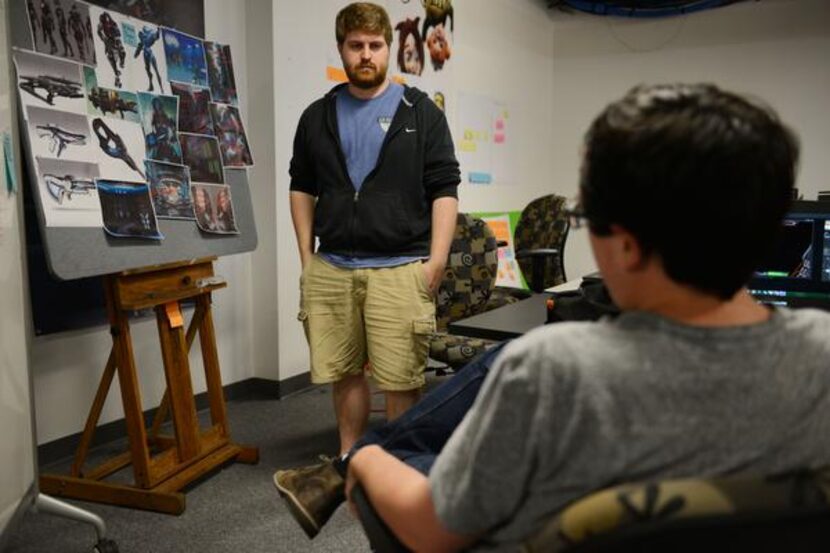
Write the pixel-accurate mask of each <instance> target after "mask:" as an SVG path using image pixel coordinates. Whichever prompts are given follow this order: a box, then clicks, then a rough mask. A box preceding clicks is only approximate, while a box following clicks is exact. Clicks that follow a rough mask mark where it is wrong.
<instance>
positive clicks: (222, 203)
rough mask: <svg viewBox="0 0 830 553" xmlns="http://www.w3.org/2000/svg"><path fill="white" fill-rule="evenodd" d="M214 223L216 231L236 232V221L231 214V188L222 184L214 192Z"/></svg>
mask: <svg viewBox="0 0 830 553" xmlns="http://www.w3.org/2000/svg"><path fill="white" fill-rule="evenodd" d="M214 214H215V216H216V217H215V223H216V230H217V231H218V232H236V230H237V229H236V221H235V220H234V216H233V204H232V203H231V189H230V187H228V186H223V187H221V188H220V189H219V191H218V192H216V210H215V211H214Z"/></svg>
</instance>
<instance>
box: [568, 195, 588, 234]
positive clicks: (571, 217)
mask: <svg viewBox="0 0 830 553" xmlns="http://www.w3.org/2000/svg"><path fill="white" fill-rule="evenodd" d="M562 212H563V213H564V214H565V216H566V217H567V218H568V225H570V227H571V229H572V230H573V229H581V228H583V227H587V226H588V218H587V217H585V209H584V208H583V207H582V204H580V203H579V201H577V200H569V201H568V202H567V203H566V204H565V208H564V209H563V210H562Z"/></svg>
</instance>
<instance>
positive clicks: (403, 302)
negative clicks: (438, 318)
mask: <svg viewBox="0 0 830 553" xmlns="http://www.w3.org/2000/svg"><path fill="white" fill-rule="evenodd" d="M300 291H301V295H300V313H299V315H298V316H297V318H298V319H299V320H300V321H302V323H303V326H304V328H305V333H306V338H307V339H308V345H309V349H310V350H311V381H312V382H313V383H315V384H325V383H328V382H336V381H338V380H341V379H342V378H343V377H345V376H346V375H352V374H361V373H362V372H363V370H364V367H365V365H366V361H368V360H371V362H372V376H373V377H374V379H375V381H376V382H377V384H378V387H379V388H380V389H381V390H386V391H406V390H414V389H417V388H420V387H421V386H423V385H424V368H425V367H426V362H427V355H428V354H429V342H430V339H431V337H432V335H433V334H434V333H435V302H434V300H433V297H432V293H431V292H430V290H429V288H428V286H427V283H426V277H425V275H424V270H423V268H422V266H421V262H415V263H409V264H406V265H400V266H397V267H386V268H379V269H343V268H340V267H335V266H334V265H332V264H330V263H327V262H326V261H324V260H322V259H321V258H320V257H319V256H317V255H315V256H314V257H313V258H312V260H311V261H310V262H309V264H308V266H307V267H306V268H305V270H304V271H303V274H302V277H300Z"/></svg>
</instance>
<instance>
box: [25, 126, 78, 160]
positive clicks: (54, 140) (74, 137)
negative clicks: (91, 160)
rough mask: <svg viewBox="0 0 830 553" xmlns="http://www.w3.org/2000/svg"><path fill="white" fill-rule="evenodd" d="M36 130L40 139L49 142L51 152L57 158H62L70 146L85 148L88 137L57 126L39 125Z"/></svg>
mask: <svg viewBox="0 0 830 553" xmlns="http://www.w3.org/2000/svg"><path fill="white" fill-rule="evenodd" d="M36 128H37V135H38V136H39V137H40V138H46V139H48V140H49V151H50V152H52V153H53V154H55V157H61V154H62V153H63V151H64V150H65V149H66V147H67V146H69V145H72V146H83V145H84V144H86V136H84V135H82V134H78V133H74V132H69V131H68V130H66V129H62V128H60V127H58V126H57V125H38V126H37V127H36ZM55 150H57V152H56V151H55Z"/></svg>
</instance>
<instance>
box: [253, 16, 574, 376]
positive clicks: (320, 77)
mask: <svg viewBox="0 0 830 553" xmlns="http://www.w3.org/2000/svg"><path fill="white" fill-rule="evenodd" d="M346 3H347V2H346V1H345V0H344V1H337V0H318V1H316V2H312V3H296V2H279V3H275V4H274V12H273V18H274V34H275V39H274V65H275V67H276V74H277V76H276V101H277V107H276V144H275V158H276V189H277V191H278V192H277V228H276V232H277V248H276V250H277V259H278V261H277V264H278V266H279V268H280V279H279V282H278V298H279V306H280V309H279V332H278V334H279V344H280V347H279V367H280V368H279V371H280V372H279V375H280V378H281V379H284V378H288V377H290V376H293V375H296V374H299V373H301V372H304V371H307V370H308V348H307V347H306V345H305V338H304V336H303V333H302V328H301V326H300V324H299V323H298V322H297V319H296V315H297V306H298V304H299V290H298V283H299V275H300V267H299V259H298V254H297V248H296V245H295V241H294V234H293V229H292V226H291V216H290V213H289V207H288V184H289V179H288V165H289V161H290V158H291V143H292V139H293V135H294V130H295V128H296V125H297V121H298V120H299V117H300V114H301V113H302V111H303V109H305V107H306V106H308V104H310V103H311V102H312V101H314V100H315V99H317V98H319V97H320V96H322V95H323V93H325V92H326V91H327V90H328V89H329V88H330V87H331V86H332V84H333V83H328V82H326V81H325V79H324V69H325V64H326V61H327V54H328V53H329V52H330V51H331V49H332V48H334V44H335V39H334V18H335V15H336V14H337V10H338V9H339V8H340V7H342V6H344V5H345V4H346ZM453 7H454V9H455V15H456V16H457V18H458V19H457V21H455V30H454V51H453V57H452V58H451V60H450V62H448V65H447V68H450V67H451V70H452V71H454V72H455V73H454V75H453V77H452V80H453V81H454V83H455V86H456V88H457V90H458V91H464V92H476V93H478V94H480V95H484V96H488V97H491V98H493V99H496V100H499V101H502V102H504V103H506V104H507V106H508V109H509V110H510V137H509V140H515V141H516V142H517V145H516V150H517V152H518V157H517V158H516V159H515V160H514V168H515V169H514V170H515V172H514V175H515V176H514V180H513V181H512V182H505V183H501V185H500V186H490V187H473V186H471V185H463V186H462V187H461V188H460V191H459V197H460V208H461V209H462V210H464V211H481V210H517V209H521V208H522V207H524V205H525V204H527V203H528V202H529V201H530V200H532V199H533V198H535V197H538V196H541V195H543V194H547V193H550V192H555V191H558V190H561V189H562V186H564V185H560V184H559V183H557V182H556V181H554V180H553V179H552V178H551V173H552V170H553V162H552V159H551V157H550V153H549V151H548V150H549V144H550V143H551V141H552V139H553V129H552V127H551V125H550V124H549V122H550V119H551V113H552V104H551V101H550V99H551V97H552V92H553V90H552V83H553V79H552V76H551V74H550V59H551V58H550V56H551V48H552V43H553V37H552V35H551V32H550V23H549V21H548V14H547V10H546V8H545V3H544V2H540V1H537V0H487V2H482V1H481V0H455V1H454V2H453ZM452 130H453V134H454V135H455V136H456V137H457V136H458V135H459V129H457V128H455V127H454V128H453V129H452ZM262 243H263V241H262V240H261V241H260V247H262Z"/></svg>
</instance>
